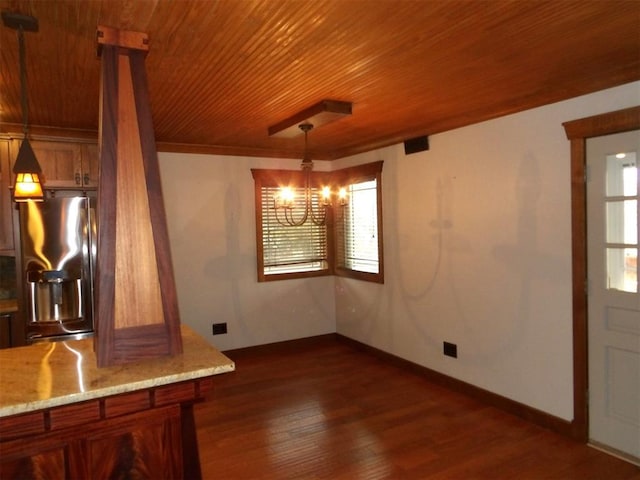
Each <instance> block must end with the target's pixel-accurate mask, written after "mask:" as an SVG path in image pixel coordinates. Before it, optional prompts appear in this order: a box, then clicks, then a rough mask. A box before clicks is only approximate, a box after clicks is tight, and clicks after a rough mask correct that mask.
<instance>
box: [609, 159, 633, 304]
mask: <svg viewBox="0 0 640 480" xmlns="http://www.w3.org/2000/svg"><path fill="white" fill-rule="evenodd" d="M606 168H607V172H606V198H605V208H606V242H607V245H606V264H607V267H606V270H607V288H609V289H612V290H620V291H623V292H631V293H636V292H637V291H638V273H637V272H638V169H637V167H636V154H635V152H626V153H619V154H616V155H608V156H607V158H606Z"/></svg>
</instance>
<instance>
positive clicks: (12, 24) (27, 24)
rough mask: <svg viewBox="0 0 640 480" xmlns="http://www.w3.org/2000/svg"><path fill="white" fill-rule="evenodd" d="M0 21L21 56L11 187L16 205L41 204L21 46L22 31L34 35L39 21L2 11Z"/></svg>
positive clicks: (27, 16)
mask: <svg viewBox="0 0 640 480" xmlns="http://www.w3.org/2000/svg"><path fill="white" fill-rule="evenodd" d="M2 22H3V23H4V25H5V26H6V27H9V28H12V29H14V30H17V32H18V47H19V54H20V93H21V95H20V100H21V103H22V123H23V130H24V139H23V140H22V144H21V145H20V150H19V151H18V157H17V158H16V162H15V164H14V165H13V173H15V174H16V182H15V185H14V186H13V200H14V201H15V202H26V201H27V200H33V201H39V202H41V201H43V200H44V193H43V191H42V184H41V183H40V180H41V179H40V174H41V173H42V169H41V168H40V164H39V163H38V160H37V159H36V155H35V153H33V148H31V144H30V143H29V140H28V138H27V135H28V133H29V111H28V108H27V107H28V105H27V71H26V70H27V69H26V60H25V56H26V54H25V46H24V32H25V31H27V32H37V31H38V20H37V19H36V18H34V17H31V16H29V15H22V14H20V13H12V12H2Z"/></svg>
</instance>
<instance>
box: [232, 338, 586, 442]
mask: <svg viewBox="0 0 640 480" xmlns="http://www.w3.org/2000/svg"><path fill="white" fill-rule="evenodd" d="M327 341H330V342H331V341H338V342H341V343H343V344H345V345H348V346H349V347H351V348H353V349H355V350H358V351H361V352H364V353H367V354H369V355H373V356H375V357H377V358H379V359H380V360H382V361H384V362H386V363H389V364H391V365H395V366H397V367H398V368H402V369H403V370H407V371H411V372H413V373H415V374H417V375H420V376H422V377H424V378H425V379H427V380H428V381H430V382H433V383H435V384H437V385H440V386H442V387H445V388H448V389H449V390H453V391H455V392H458V393H461V394H463V395H466V396H468V397H471V398H474V399H476V400H478V401H480V402H482V403H484V404H487V405H491V406H492V407H495V408H498V409H500V410H502V411H504V412H507V413H510V414H512V415H515V416H517V417H520V418H522V419H524V420H527V421H529V422H531V423H534V424H536V425H539V426H541V427H544V428H547V429H549V430H552V431H554V432H556V433H559V434H561V435H565V436H567V437H571V438H574V439H575V440H578V441H583V438H582V437H580V435H579V434H578V433H576V432H577V429H576V428H575V426H574V422H569V421H567V420H563V419H561V418H558V417H555V416H553V415H550V414H548V413H546V412H543V411H541V410H537V409H535V408H532V407H529V406H528V405H525V404H523V403H520V402H516V401H515V400H511V399H509V398H506V397H503V396H502V395H498V394H496V393H493V392H490V391H488V390H485V389H483V388H480V387H476V386H475V385H472V384H470V383H467V382H463V381H462V380H458V379H456V378H453V377H450V376H448V375H445V374H443V373H440V372H437V371H435V370H432V369H430V368H427V367H424V366H422V365H418V364H417V363H413V362H411V361H409V360H405V359H404V358H401V357H398V356H396V355H393V354H391V353H388V352H385V351H383V350H380V349H378V348H375V347H372V346H370V345H367V344H365V343H362V342H359V341H358V340H354V339H352V338H349V337H346V336H344V335H341V334H339V333H328V334H325V335H317V336H314V337H306V338H299V339H294V340H285V341H282V342H275V343H269V344H264V345H255V346H252V347H244V348H237V349H234V350H225V351H224V352H223V353H224V354H225V355H228V356H229V357H230V358H231V359H233V360H234V361H235V360H236V359H238V360H242V357H244V356H245V355H247V354H249V355H255V354H260V355H277V354H282V353H294V352H296V351H300V350H308V349H310V348H313V347H314V346H317V345H322V344H326V343H327Z"/></svg>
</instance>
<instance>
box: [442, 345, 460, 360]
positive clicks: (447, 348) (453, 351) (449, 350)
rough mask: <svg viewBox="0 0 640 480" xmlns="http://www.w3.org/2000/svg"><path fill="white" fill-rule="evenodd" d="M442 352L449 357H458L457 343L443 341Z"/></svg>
mask: <svg viewBox="0 0 640 480" xmlns="http://www.w3.org/2000/svg"><path fill="white" fill-rule="evenodd" d="M442 353H444V354H445V355H446V356H448V357H453V358H458V345H456V344H455V343H449V342H442Z"/></svg>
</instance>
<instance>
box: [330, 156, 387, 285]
mask: <svg viewBox="0 0 640 480" xmlns="http://www.w3.org/2000/svg"><path fill="white" fill-rule="evenodd" d="M383 163H384V162H383V161H378V162H373V163H367V164H364V165H357V166H354V167H348V168H344V169H341V170H336V171H334V172H333V181H334V183H335V184H338V185H348V184H352V183H358V182H363V181H367V180H373V179H375V180H376V195H377V206H378V273H369V272H361V271H358V270H351V269H348V268H343V267H338V266H335V262H334V275H336V276H339V277H345V278H354V279H356V280H363V281H366V282H374V283H384V233H383V232H384V229H383V221H382V208H383V205H382V165H383ZM338 208H340V207H339V206H334V209H338ZM334 218H339V215H338V212H334ZM337 238H338V237H337V236H336V235H335V233H334V242H333V243H334V244H335V242H336V241H337ZM334 251H335V248H334Z"/></svg>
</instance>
